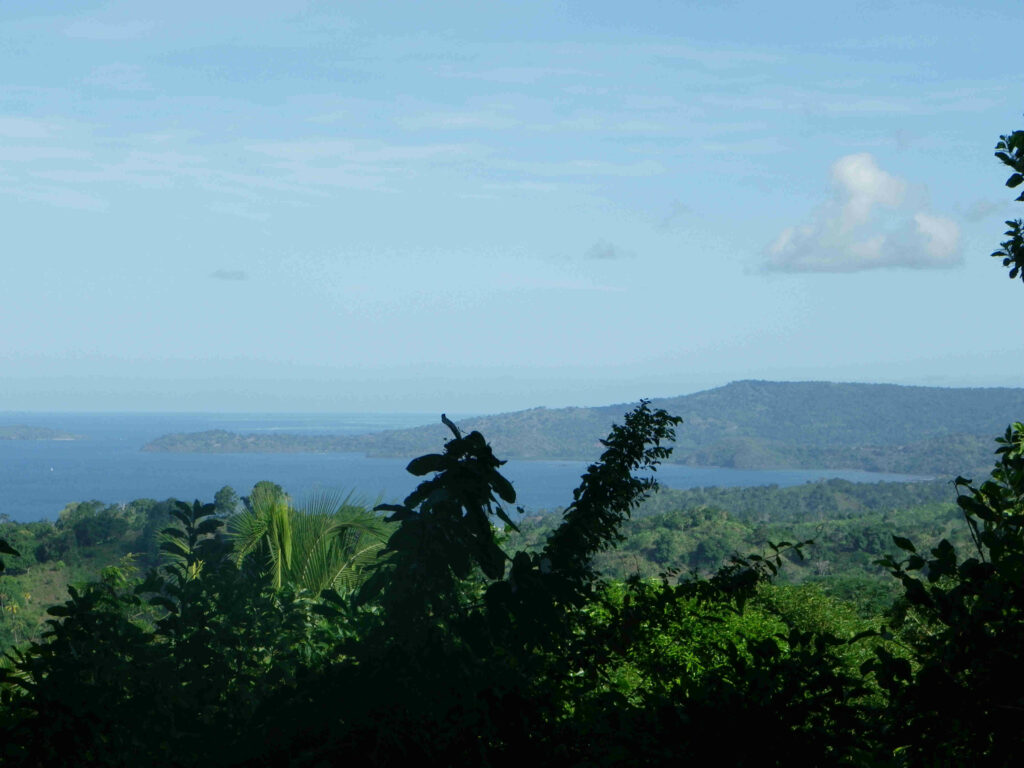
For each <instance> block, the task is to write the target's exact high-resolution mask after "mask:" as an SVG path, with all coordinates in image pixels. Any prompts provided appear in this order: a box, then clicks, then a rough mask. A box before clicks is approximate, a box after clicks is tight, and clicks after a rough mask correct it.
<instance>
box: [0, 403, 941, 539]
mask: <svg viewBox="0 0 1024 768" xmlns="http://www.w3.org/2000/svg"><path fill="white" fill-rule="evenodd" d="M438 418H439V415H438V414H424V413H390V414H389V413H370V414H365V413H335V414H308V413H307V414H209V413H17V412H0V426H6V425H14V424H28V425H30V426H35V427H47V428H50V429H55V430H59V431H62V432H69V433H72V434H75V435H80V436H81V437H82V439H80V440H45V441H30V440H0V514H6V515H8V516H9V517H10V519H12V520H18V521H31V520H53V519H56V517H57V515H58V513H59V512H60V510H61V509H63V508H64V506H65V505H66V504H68V503H70V502H74V501H87V500H92V499H96V500H99V501H102V502H105V503H108V504H115V503H123V502H128V501H131V500H132V499H137V498H152V499H161V500H162V499H166V498H171V497H173V498H178V499H182V500H187V501H192V500H194V499H200V500H202V501H212V500H213V495H214V494H215V493H216V492H217V490H219V489H220V488H221V487H223V486H225V485H230V486H231V487H232V488H234V489H235V490H236V491H237V492H238V493H239V494H245V493H247V492H248V491H249V489H251V488H252V486H253V485H255V484H256V483H257V482H259V481H260V480H270V481H272V482H275V483H278V484H279V485H281V486H282V487H283V488H284V489H285V490H286V491H287V492H288V493H289V494H291V495H292V497H293V498H295V499H296V500H299V501H301V500H302V499H303V498H305V497H308V496H310V495H313V494H318V493H337V494H341V495H347V494H349V493H352V494H354V496H355V498H357V499H361V500H363V501H365V502H367V503H370V504H372V503H376V502H377V501H378V500H379V501H384V502H391V503H393V502H397V501H401V500H402V499H403V498H404V497H405V496H406V495H407V494H408V493H409V492H410V491H411V490H412V489H413V488H415V487H416V485H417V483H418V482H419V479H418V478H415V477H413V476H411V475H409V474H408V473H407V472H406V471H405V466H406V464H408V460H407V459H384V458H367V457H366V456H363V455H361V454H349V453H346V454H337V453H336V454H323V453H289V454H257V453H252V454H186V453H144V452H142V451H141V450H140V449H141V448H142V446H143V445H145V444H146V443H147V442H149V441H150V440H153V439H154V438H157V437H159V436H160V435H163V434H167V433H169V432H198V431H203V430H211V429H224V430H228V431H232V432H265V431H281V432H296V433H307V434H360V433H366V432H375V431H380V430H385V429H401V428H405V427H412V426H418V425H420V424H427V423H430V422H433V421H436V420H438ZM440 448H441V446H440V445H439V446H438V449H440ZM586 468H587V463H586V462H583V461H510V462H509V463H508V464H507V465H505V467H504V472H505V475H506V476H507V477H508V478H509V479H510V480H511V481H512V483H513V486H514V487H515V489H516V493H517V495H518V499H517V502H518V504H519V505H521V506H523V507H524V508H525V509H526V510H534V511H535V510H541V509H556V508H561V507H563V506H565V505H566V504H568V503H569V502H570V501H571V500H572V490H573V488H575V487H576V486H577V485H578V484H579V479H580V476H581V475H582V474H583V473H584V472H585V471H586ZM833 477H838V478H843V479H846V480H851V481H853V482H878V481H883V480H886V481H912V480H921V479H924V478H921V477H918V476H914V475H895V474H882V473H873V472H860V471H855V470H834V469H832V470H828V469H819V470H813V469H812V470H739V469H723V468H715V467H684V466H675V465H665V466H663V467H661V468H660V469H659V471H658V479H659V481H660V482H661V483H662V484H663V485H665V486H667V487H670V488H694V487H708V486H757V485H779V486H788V485H798V484H801V483H805V482H812V481H815V480H821V479H826V478H833Z"/></svg>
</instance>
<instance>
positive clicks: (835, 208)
mask: <svg viewBox="0 0 1024 768" xmlns="http://www.w3.org/2000/svg"><path fill="white" fill-rule="evenodd" d="M832 185H833V190H834V194H833V197H832V199H831V200H830V201H829V202H828V203H826V204H825V205H824V206H823V207H822V208H820V209H819V210H818V211H817V212H816V213H815V214H813V215H812V216H811V217H810V218H809V219H808V221H806V222H805V223H803V224H799V225H797V226H795V227H788V228H787V229H785V230H784V231H783V232H782V233H781V234H780V235H779V236H778V237H777V238H776V239H775V242H773V243H772V244H771V245H770V246H769V248H768V253H767V256H768V260H767V263H766V264H765V269H767V270H768V271H772V272H860V271H863V270H866V269H882V268H885V267H910V268H913V269H943V268H948V267H953V266H956V265H958V264H960V262H961V258H962V257H961V254H960V228H959V226H958V225H957V224H956V222H954V221H952V220H951V219H947V218H943V217H941V216H935V215H933V214H931V213H929V212H927V211H926V210H924V209H923V207H922V206H921V205H919V204H916V205H915V204H914V202H913V201H912V200H910V199H909V196H908V194H907V191H908V184H907V182H906V181H904V180H903V179H900V178H898V177H897V176H893V175H892V174H890V173H887V172H886V171H884V170H882V169H881V168H879V167H878V163H876V162H875V158H874V157H872V156H871V155H869V154H858V155H847V156H846V157H841V158H839V159H838V160H837V161H836V162H835V163H834V164H833V166H832Z"/></svg>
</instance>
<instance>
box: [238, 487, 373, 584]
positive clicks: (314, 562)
mask: <svg viewBox="0 0 1024 768" xmlns="http://www.w3.org/2000/svg"><path fill="white" fill-rule="evenodd" d="M391 528H392V526H390V525H389V524H387V523H385V522H384V520H383V519H382V518H381V517H379V516H377V515H375V514H373V513H372V512H370V511H368V510H367V508H366V507H365V506H364V505H362V504H359V503H356V502H354V501H353V500H352V496H351V494H350V495H349V496H346V497H344V498H342V497H340V496H338V495H332V494H320V495H318V496H314V497H312V498H311V499H310V500H309V501H307V502H306V503H304V504H302V505H301V506H299V507H295V506H293V505H292V502H291V499H290V498H289V497H288V496H287V495H286V494H284V493H283V492H282V491H280V489H277V488H274V487H271V486H269V484H268V485H267V486H263V487H257V488H255V489H254V490H253V494H252V496H251V497H250V500H249V503H248V504H247V505H246V506H245V508H244V509H242V510H240V511H239V512H237V513H236V514H234V515H232V516H231V517H230V518H229V519H228V530H229V532H230V535H231V537H232V538H233V539H234V548H235V550H234V557H235V562H236V563H238V564H239V565H241V563H242V562H243V561H244V560H245V559H246V558H247V557H249V556H250V555H251V556H253V557H254V558H256V560H257V562H261V561H262V564H263V565H264V566H265V567H266V568H267V569H268V570H269V572H270V577H271V582H272V584H273V587H274V589H275V590H280V589H281V588H282V587H284V586H286V585H287V586H291V587H293V588H294V589H305V590H309V591H310V592H313V593H314V594H319V593H320V592H322V591H323V590H325V589H335V590H339V591H349V590H353V589H355V588H356V587H358V586H359V585H360V584H361V583H362V582H363V581H364V580H365V578H366V576H367V572H368V570H369V569H370V568H372V567H373V566H374V565H376V563H377V562H378V559H377V555H378V553H379V552H380V550H381V549H383V548H384V545H385V544H386V543H387V539H388V537H389V536H390V535H391Z"/></svg>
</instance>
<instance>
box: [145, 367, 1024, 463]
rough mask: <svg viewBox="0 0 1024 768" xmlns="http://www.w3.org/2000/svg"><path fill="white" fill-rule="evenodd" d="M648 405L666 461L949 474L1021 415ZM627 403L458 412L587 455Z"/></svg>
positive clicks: (365, 445)
mask: <svg viewBox="0 0 1024 768" xmlns="http://www.w3.org/2000/svg"><path fill="white" fill-rule="evenodd" d="M652 405H653V406H655V407H658V408H664V409H666V410H668V411H669V412H670V413H673V414H676V415H678V416H681V417H682V418H683V421H684V423H683V425H682V426H681V427H680V428H679V430H678V431H677V435H678V439H677V443H676V449H675V453H674V455H673V459H672V460H673V461H674V462H678V463H684V464H691V465H695V466H720V467H738V468H747V469H769V468H834V469H838V468H849V469H864V470H870V471H888V472H906V473H920V474H938V475H955V474H960V473H968V472H973V471H976V470H978V469H987V468H988V467H989V466H990V465H991V462H992V451H993V448H994V444H993V438H994V437H996V436H998V435H1001V434H1002V433H1003V431H1004V430H1005V429H1006V426H1007V425H1008V424H1009V423H1011V422H1013V421H1016V420H1020V419H1021V418H1022V417H1024V389H1009V388H999V389H997V388H991V389H952V388H939V387H904V386H896V385H891V384H835V383H828V382H770V381H739V382H734V383H732V384H728V385H726V386H724V387H719V388H717V389H711V390H707V391H704V392H697V393H695V394H692V395H683V396H680V397H672V398H659V399H655V400H653V401H652ZM628 408H629V405H628V404H620V405H609V406H602V407H598V408H558V409H548V408H533V409H530V410H525V411H516V412H514V413H505V414H498V415H494V416H482V417H476V418H471V419H465V420H463V421H462V422H461V424H460V426H461V427H462V428H463V429H464V430H474V429H475V430H479V431H480V432H482V433H483V434H484V436H485V437H486V438H487V439H488V441H489V442H490V443H491V444H492V445H493V446H494V449H495V452H496V453H497V455H499V456H502V457H504V458H517V459H591V458H594V457H596V456H597V455H598V453H599V451H600V444H599V443H598V440H599V439H600V438H601V437H603V436H604V435H606V434H607V433H608V429H609V427H610V425H611V424H612V423H613V422H615V421H618V420H621V418H622V415H623V413H625V411H626V410H627V409H628ZM448 436H449V433H448V431H447V430H446V428H445V427H444V426H443V425H442V424H441V423H440V422H438V423H437V424H431V425H426V426H422V427H416V428H413V429H403V430H391V431H386V432H378V433H374V434H369V435H357V436H340V435H339V436H334V435H315V436H311V435H289V434H268V435H263V434H259V435H238V434H234V433H229V432H224V431H215V432H200V433H191V434H173V435H165V436H163V437H161V438H158V439H157V440H154V441H153V442H151V443H149V444H148V445H147V446H145V448H144V450H148V451H176V452H213V453H229V452H304V451H313V452H334V451H353V452H363V453H366V454H368V455H371V456H402V457H405V456H408V457H410V458H411V457H413V456H417V455H419V454H422V453H426V452H431V451H436V450H438V449H439V448H440V446H441V445H442V443H443V441H444V440H445V439H447V437H448Z"/></svg>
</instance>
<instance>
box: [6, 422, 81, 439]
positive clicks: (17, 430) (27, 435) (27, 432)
mask: <svg viewBox="0 0 1024 768" xmlns="http://www.w3.org/2000/svg"><path fill="white" fill-rule="evenodd" d="M81 439H82V436H81V435H72V434H71V433H69V432H60V431H58V430H56V429H48V428H47V427H30V426H27V425H25V424H10V425H0V440H81Z"/></svg>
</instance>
